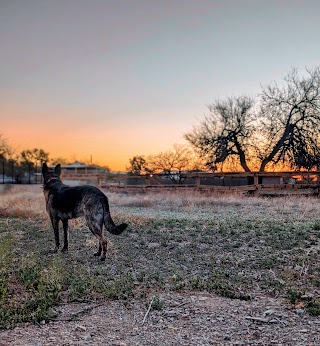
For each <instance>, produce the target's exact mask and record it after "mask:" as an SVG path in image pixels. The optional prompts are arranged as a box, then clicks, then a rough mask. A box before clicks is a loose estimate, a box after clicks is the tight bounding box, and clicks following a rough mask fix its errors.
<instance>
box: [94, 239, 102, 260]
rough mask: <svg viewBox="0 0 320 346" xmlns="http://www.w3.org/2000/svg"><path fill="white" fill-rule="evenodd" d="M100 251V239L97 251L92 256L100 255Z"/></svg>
mask: <svg viewBox="0 0 320 346" xmlns="http://www.w3.org/2000/svg"><path fill="white" fill-rule="evenodd" d="M101 252H102V247H101V243H100V241H99V248H98V251H97V252H95V253H94V254H93V255H94V256H100V255H101Z"/></svg>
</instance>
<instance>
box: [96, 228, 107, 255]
mask: <svg viewBox="0 0 320 346" xmlns="http://www.w3.org/2000/svg"><path fill="white" fill-rule="evenodd" d="M96 237H97V238H98V239H99V243H100V246H99V249H100V248H101V250H102V252H101V257H100V260H101V261H104V260H105V259H106V255H107V244H108V243H107V240H106V239H105V237H104V236H103V235H102V234H96Z"/></svg>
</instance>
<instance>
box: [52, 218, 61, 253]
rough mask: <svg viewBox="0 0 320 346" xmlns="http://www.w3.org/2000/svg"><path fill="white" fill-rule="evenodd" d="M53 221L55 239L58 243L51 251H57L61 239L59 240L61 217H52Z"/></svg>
mask: <svg viewBox="0 0 320 346" xmlns="http://www.w3.org/2000/svg"><path fill="white" fill-rule="evenodd" d="M51 223H52V227H53V232H54V240H55V243H56V246H55V248H54V249H53V250H51V252H57V251H58V249H59V247H60V240H59V219H55V218H54V217H51Z"/></svg>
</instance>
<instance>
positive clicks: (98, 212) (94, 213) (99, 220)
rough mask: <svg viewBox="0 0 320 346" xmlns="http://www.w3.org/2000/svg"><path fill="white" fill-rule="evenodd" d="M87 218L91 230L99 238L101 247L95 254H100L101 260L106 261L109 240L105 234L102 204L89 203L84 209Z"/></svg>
mask: <svg viewBox="0 0 320 346" xmlns="http://www.w3.org/2000/svg"><path fill="white" fill-rule="evenodd" d="M84 214H85V218H86V221H87V224H88V227H89V229H90V231H91V232H92V233H93V234H94V235H95V236H96V237H97V238H98V240H99V249H98V251H97V252H96V253H95V254H94V255H95V256H100V260H101V261H104V260H105V259H106V254H107V240H106V239H105V237H104V236H103V233H102V231H103V221H104V220H103V208H102V205H99V204H98V205H94V206H92V205H89V204H88V205H87V206H86V208H85V209H84Z"/></svg>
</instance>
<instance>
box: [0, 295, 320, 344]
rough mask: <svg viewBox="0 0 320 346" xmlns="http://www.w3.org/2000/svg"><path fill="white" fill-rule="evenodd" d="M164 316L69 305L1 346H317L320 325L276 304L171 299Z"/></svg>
mask: <svg viewBox="0 0 320 346" xmlns="http://www.w3.org/2000/svg"><path fill="white" fill-rule="evenodd" d="M162 298H163V299H164V301H165V306H164V307H163V309H161V310H153V309H151V310H149V312H148V306H146V305H145V304H143V303H142V302H141V301H139V300H132V301H129V302H128V304H126V305H124V303H123V302H119V301H107V302H103V303H101V304H99V303H97V302H91V303H86V304H84V303H81V304H67V305H60V306H58V307H56V312H57V317H56V320H55V321H50V322H49V323H44V324H39V325H34V324H26V325H20V326H17V327H16V328H14V329H12V330H2V331H0V346H7V345H15V346H20V345H21V346H49V345H52V346H53V345H96V346H102V345H103V346H105V345H110V346H136V345H137V346H138V345H139V346H142V345H154V346H157V345H159V346H160V345H161V346H165V345H309V346H311V345H314V346H316V345H319V344H320V334H319V327H320V319H319V318H316V317H311V316H309V315H307V314H306V313H305V311H304V310H303V309H302V308H297V307H295V308H294V307H290V306H289V305H287V304H283V301H282V300H280V299H275V298H268V297H256V298H255V299H254V300H252V301H241V300H232V299H228V298H223V297H219V296H216V295H213V294H208V293H205V292H191V293H190V292H189V293H187V292H184V293H170V294H168V295H165V296H163V297H162Z"/></svg>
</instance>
